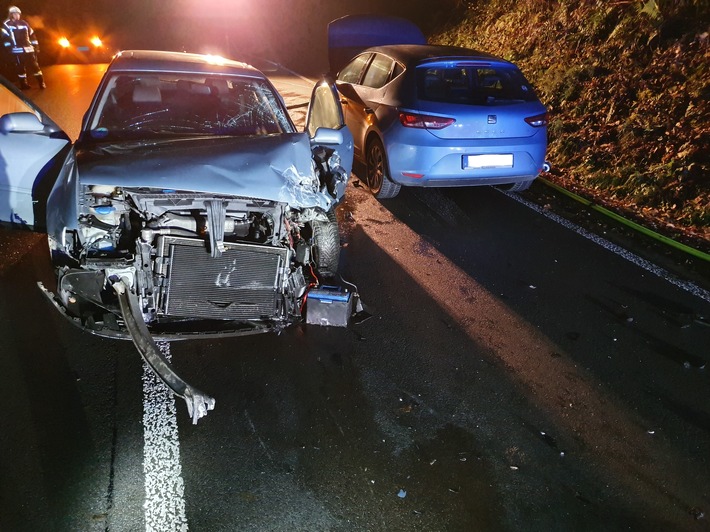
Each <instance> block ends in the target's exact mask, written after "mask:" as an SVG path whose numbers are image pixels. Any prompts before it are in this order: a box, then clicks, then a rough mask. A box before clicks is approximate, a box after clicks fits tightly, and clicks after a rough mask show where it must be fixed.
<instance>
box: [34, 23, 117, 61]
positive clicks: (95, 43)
mask: <svg viewBox="0 0 710 532" xmlns="http://www.w3.org/2000/svg"><path fill="white" fill-rule="evenodd" d="M38 33H40V35H39V44H40V54H39V58H40V61H41V62H42V63H45V64H47V63H68V64H74V63H108V62H109V61H111V58H112V57H113V56H114V54H115V53H116V52H117V51H118V50H117V49H115V47H114V46H113V45H112V44H111V42H110V39H109V38H108V37H107V36H106V35H102V34H101V33H99V32H95V31H88V32H84V31H82V32H74V31H61V30H51V31H48V30H46V29H45V30H38Z"/></svg>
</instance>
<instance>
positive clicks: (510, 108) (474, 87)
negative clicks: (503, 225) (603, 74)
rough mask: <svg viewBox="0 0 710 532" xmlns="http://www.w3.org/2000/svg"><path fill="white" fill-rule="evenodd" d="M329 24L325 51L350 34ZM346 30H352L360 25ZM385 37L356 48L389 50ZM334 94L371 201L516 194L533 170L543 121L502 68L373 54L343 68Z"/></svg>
mask: <svg viewBox="0 0 710 532" xmlns="http://www.w3.org/2000/svg"><path fill="white" fill-rule="evenodd" d="M337 22H338V24H337V25H334V24H333V23H331V26H330V27H329V32H331V35H330V36H329V42H330V43H331V45H332V44H333V43H337V42H338V41H339V39H338V38H337V35H336V36H333V35H332V33H333V32H335V33H338V32H343V33H344V34H347V33H348V31H350V32H352V29H351V28H350V29H349V28H348V24H346V22H347V20H345V21H344V20H342V19H341V20H339V21H337ZM353 22H354V23H355V25H356V26H361V25H362V20H361V19H360V17H353ZM368 27H369V28H372V27H373V26H372V24H370V25H368ZM386 27H388V28H390V30H388V32H386V33H385V34H384V35H383V36H378V35H377V34H376V32H372V31H371V32H370V33H369V34H368V36H367V39H365V41H366V42H367V43H369V44H372V43H373V42H374V43H376V42H378V40H379V39H380V38H384V40H386V41H391V40H392V35H393V34H395V33H396V31H395V30H392V29H391V28H392V26H391V24H390V25H389V26H386ZM335 55H337V54H335ZM333 56H334V54H331V57H333ZM336 86H337V88H338V91H339V93H340V96H341V102H342V104H343V110H344V113H345V123H346V124H347V126H348V128H349V129H350V131H351V133H352V135H353V141H354V144H355V157H356V158H358V159H359V160H361V161H362V162H364V164H365V171H366V176H365V178H366V179H365V180H366V183H367V185H368V187H369V188H370V189H371V191H372V193H373V194H374V195H375V196H376V197H378V198H392V197H395V196H396V195H397V194H398V193H399V191H400V187H402V186H419V187H451V186H469V185H510V189H511V190H517V191H520V190H525V189H527V188H528V187H529V186H530V184H531V183H532V182H533V180H534V179H535V178H536V177H537V176H538V175H539V174H540V172H541V171H542V170H543V165H544V164H545V152H546V149H547V121H548V118H547V111H546V109H545V106H544V105H543V104H542V103H541V102H540V100H539V99H538V97H537V96H536V94H535V91H534V90H533V87H532V86H531V85H530V83H529V82H528V81H527V80H526V79H525V77H524V76H523V74H522V73H521V72H520V70H519V69H518V68H517V67H516V66H515V65H514V64H513V63H510V62H509V61H505V60H503V59H501V58H498V57H495V56H493V55H490V54H486V53H482V52H477V51H474V50H470V49H466V48H458V47H449V46H431V45H422V44H405V45H387V46H376V47H370V48H367V49H365V50H364V51H362V52H361V53H359V54H358V55H356V56H355V57H354V58H352V59H351V60H350V61H349V62H348V63H347V64H346V65H345V66H343V67H342V68H341V69H340V71H339V73H338V75H337V79H336Z"/></svg>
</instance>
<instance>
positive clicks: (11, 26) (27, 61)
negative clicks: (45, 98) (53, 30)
mask: <svg viewBox="0 0 710 532" xmlns="http://www.w3.org/2000/svg"><path fill="white" fill-rule="evenodd" d="M21 15H22V11H20V8H19V7H17V6H11V7H10V8H9V9H8V10H7V20H6V21H5V22H3V24H2V30H1V32H2V40H3V48H4V52H5V53H6V54H7V55H8V56H9V61H10V63H11V65H10V66H11V68H12V67H14V68H15V73H16V74H17V77H18V78H19V80H20V88H22V89H29V88H30V84H29V83H27V71H28V70H29V71H31V72H32V74H34V77H35V79H36V80H37V84H38V85H39V88H40V89H44V88H46V87H47V86H46V85H45V83H44V77H43V76H42V70H40V68H39V63H37V52H39V43H38V42H37V36H36V35H35V32H34V30H32V28H31V27H30V25H29V24H28V23H27V21H25V20H22V19H21V18H20V16H21Z"/></svg>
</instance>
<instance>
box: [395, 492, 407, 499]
mask: <svg viewBox="0 0 710 532" xmlns="http://www.w3.org/2000/svg"><path fill="white" fill-rule="evenodd" d="M406 496H407V492H406V491H405V490H399V493H398V494H397V497H399V498H400V499H404V498H405V497H406Z"/></svg>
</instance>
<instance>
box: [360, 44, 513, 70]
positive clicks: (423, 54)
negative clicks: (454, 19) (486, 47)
mask: <svg viewBox="0 0 710 532" xmlns="http://www.w3.org/2000/svg"><path fill="white" fill-rule="evenodd" d="M364 52H380V53H383V54H385V55H388V56H389V57H391V58H392V59H396V60H398V61H400V62H402V63H404V64H406V65H411V64H415V63H420V62H422V61H424V60H436V59H452V58H466V59H468V60H481V61H496V62H501V63H510V62H509V61H506V60H505V59H501V58H500V57H497V56H495V55H491V54H488V53H486V52H479V51H477V50H471V49H470V48H462V47H460V46H443V45H433V44H392V45H385V46H374V47H372V48H368V49H367V50H364V51H363V53H364ZM511 64H512V63H511Z"/></svg>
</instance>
